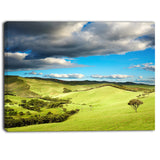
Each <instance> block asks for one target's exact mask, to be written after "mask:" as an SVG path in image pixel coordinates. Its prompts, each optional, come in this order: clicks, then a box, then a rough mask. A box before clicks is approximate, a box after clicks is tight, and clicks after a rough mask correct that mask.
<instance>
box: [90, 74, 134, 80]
mask: <svg viewBox="0 0 160 160" xmlns="http://www.w3.org/2000/svg"><path fill="white" fill-rule="evenodd" d="M91 77H92V78H100V79H102V78H107V79H124V78H131V77H133V76H132V75H121V74H117V75H91Z"/></svg>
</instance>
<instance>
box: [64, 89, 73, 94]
mask: <svg viewBox="0 0 160 160" xmlns="http://www.w3.org/2000/svg"><path fill="white" fill-rule="evenodd" d="M68 92H72V90H70V89H68V88H63V93H68Z"/></svg>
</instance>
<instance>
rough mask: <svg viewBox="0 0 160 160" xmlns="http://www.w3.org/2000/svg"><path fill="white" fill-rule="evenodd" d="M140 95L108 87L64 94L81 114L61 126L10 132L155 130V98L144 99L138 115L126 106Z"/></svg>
mask: <svg viewBox="0 0 160 160" xmlns="http://www.w3.org/2000/svg"><path fill="white" fill-rule="evenodd" d="M139 94H140V92H131V91H125V90H122V89H118V88H114V87H110V86H106V87H101V88H96V89H92V90H88V91H80V92H71V93H65V94H61V97H65V98H72V104H69V105H67V106H65V107H66V108H68V109H71V108H79V109H80V111H79V112H78V113H77V114H75V115H73V116H71V117H69V119H68V120H66V121H64V122H60V123H49V124H40V125H30V126H25V127H17V128H9V129H7V130H8V131H94V130H95V131H98V130H108V131H109V130H154V98H155V94H154V93H151V94H149V96H148V97H147V96H146V97H145V98H141V100H142V101H143V102H144V104H143V105H141V106H140V107H139V109H138V113H135V112H134V110H133V109H132V108H131V107H130V106H128V105H127V103H128V101H129V100H130V99H133V98H136V96H137V95H139Z"/></svg>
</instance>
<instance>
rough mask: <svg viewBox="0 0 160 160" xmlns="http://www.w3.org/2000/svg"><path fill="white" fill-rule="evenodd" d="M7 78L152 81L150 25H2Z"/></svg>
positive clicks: (138, 23)
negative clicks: (12, 76)
mask: <svg viewBox="0 0 160 160" xmlns="http://www.w3.org/2000/svg"><path fill="white" fill-rule="evenodd" d="M4 58H5V64H4V65H5V75H17V76H21V77H42V78H56V79H62V80H97V81H112V82H127V81H130V82H137V83H146V84H154V82H155V25H154V23H153V22H104V21H102V22H100V21H97V22H6V23H5V24H4Z"/></svg>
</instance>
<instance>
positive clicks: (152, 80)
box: [136, 78, 155, 84]
mask: <svg viewBox="0 0 160 160" xmlns="http://www.w3.org/2000/svg"><path fill="white" fill-rule="evenodd" d="M136 82H139V83H146V84H155V78H148V79H137V80H136Z"/></svg>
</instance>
